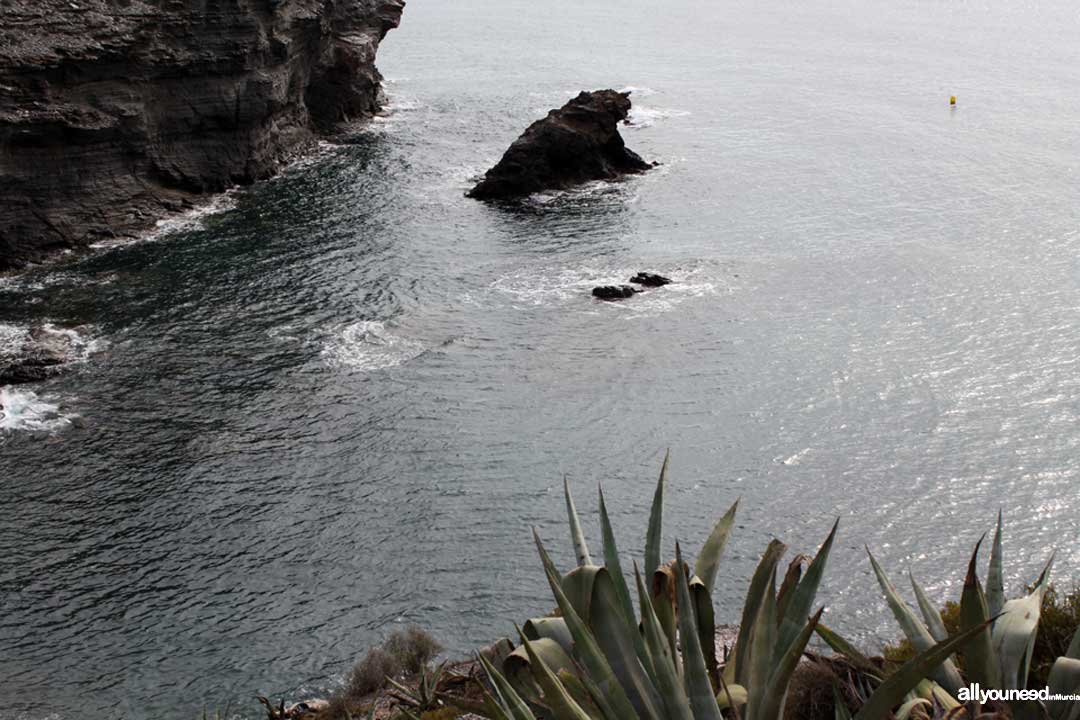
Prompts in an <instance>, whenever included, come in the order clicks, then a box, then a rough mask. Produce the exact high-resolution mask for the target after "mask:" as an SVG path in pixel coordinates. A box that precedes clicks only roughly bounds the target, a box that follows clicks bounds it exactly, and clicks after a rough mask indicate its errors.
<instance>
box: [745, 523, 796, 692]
mask: <svg viewBox="0 0 1080 720" xmlns="http://www.w3.org/2000/svg"><path fill="white" fill-rule="evenodd" d="M786 549H787V546H786V545H784V543H782V542H780V541H779V540H773V541H772V542H770V543H769V546H768V547H767V548H766V549H765V553H764V554H763V555H762V556H761V560H760V561H759V562H758V565H757V568H756V569H755V570H754V575H753V577H752V578H751V579H750V588H749V589H748V590H747V591H746V602H744V603H743V609H742V618H741V619H740V621H739V634H738V637H737V638H736V640H735V663H734V668H735V671H734V682H735V683H737V684H739V685H742V686H744V687H749V689H750V690H751V691H752V690H753V686H752V685H750V684H749V682H750V666H749V657H750V635H751V633H752V632H753V628H754V624H755V623H756V622H757V617H758V614H759V612H760V611H761V605H762V603H763V602H764V601H765V595H766V593H768V592H771V590H770V588H775V576H776V564H777V563H778V562H779V561H780V557H781V556H782V555H783V554H784V551H785V550H786ZM770 580H771V581H772V582H771V583H770ZM774 599H775V598H774Z"/></svg>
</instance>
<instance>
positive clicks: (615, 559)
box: [599, 487, 636, 630]
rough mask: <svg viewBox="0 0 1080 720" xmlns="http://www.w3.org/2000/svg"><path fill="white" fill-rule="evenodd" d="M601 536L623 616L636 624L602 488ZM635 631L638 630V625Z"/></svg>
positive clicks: (605, 561)
mask: <svg viewBox="0 0 1080 720" xmlns="http://www.w3.org/2000/svg"><path fill="white" fill-rule="evenodd" d="M599 490H600V534H601V537H602V538H603V540H604V566H605V567H606V568H607V569H608V572H609V573H611V580H612V582H614V583H615V593H616V595H618V597H619V604H620V605H622V610H623V614H624V615H625V616H626V617H627V618H628V619H629V620H630V622H631V623H633V622H634V604H633V602H632V601H631V600H630V589H629V588H628V587H627V586H626V577H625V576H624V575H623V569H622V564H621V563H620V562H619V548H618V546H617V545H616V544H615V531H614V530H613V529H612V528H611V520H610V518H608V512H607V505H605V504H604V488H602V487H601V488H600V489H599ZM634 624H635V630H636V623H634Z"/></svg>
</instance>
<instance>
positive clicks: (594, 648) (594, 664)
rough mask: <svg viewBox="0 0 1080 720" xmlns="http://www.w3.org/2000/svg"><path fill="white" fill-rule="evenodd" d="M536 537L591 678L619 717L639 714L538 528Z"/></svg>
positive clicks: (546, 571)
mask: <svg viewBox="0 0 1080 720" xmlns="http://www.w3.org/2000/svg"><path fill="white" fill-rule="evenodd" d="M533 538H534V540H535V541H536V548H537V550H538V551H539V553H540V559H541V561H542V562H543V564H544V573H545V574H546V575H547V579H548V585H550V586H551V592H552V594H553V595H554V596H555V602H556V603H557V604H558V605H559V610H560V611H562V616H563V619H564V620H565V621H566V626H567V628H569V630H570V634H571V635H573V637H574V653H575V654H576V655H577V656H578V659H579V660H580V661H581V663H582V665H584V667H585V670H586V671H587V673H588V676H589V678H590V679H591V680H592V682H593V683H595V685H596V686H597V688H598V690H599V692H600V693H601V694H602V697H603V698H604V699H605V700H606V701H607V702H608V705H609V706H610V709H611V711H612V712H613V713H614V714H615V717H618V718H628V719H629V720H633V719H634V718H637V717H638V713H637V711H636V710H634V706H633V704H631V702H630V698H629V697H627V695H626V691H625V690H624V689H623V687H622V685H620V684H619V680H618V678H617V677H616V676H615V672H614V671H613V670H612V668H611V664H610V663H608V661H607V658H606V657H605V656H604V653H603V651H602V650H601V649H600V646H599V645H598V644H597V642H596V638H594V637H593V635H592V633H591V632H590V631H589V628H588V627H587V626H586V625H585V623H584V621H582V619H581V617H580V616H579V615H578V614H577V611H576V610H574V606H573V605H572V604H571V603H570V601H569V599H567V597H566V594H565V593H564V592H563V590H562V583H561V581H560V578H559V571H558V570H556V569H555V564H554V563H553V562H552V561H551V557H550V556H549V555H548V553H547V550H545V549H544V543H543V542H542V541H541V540H540V535H539V534H538V533H537V532H536V530H535V529H534V530H533ZM597 702H598V703H599V702H600V701H599V700H597ZM601 708H602V709H603V710H604V714H605V715H608V714H609V710H608V708H607V707H604V706H603V705H601Z"/></svg>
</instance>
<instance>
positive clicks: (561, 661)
mask: <svg viewBox="0 0 1080 720" xmlns="http://www.w3.org/2000/svg"><path fill="white" fill-rule="evenodd" d="M521 635H522V637H525V638H527V637H528V633H525V632H522V633H521ZM533 654H536V655H539V656H540V657H541V658H543V660H544V662H545V663H546V664H547V666H548V667H549V668H551V670H552V671H553V672H558V671H559V670H573V669H574V661H573V660H571V659H570V656H569V655H568V654H567V653H566V651H565V650H563V648H562V646H561V645H559V643H557V642H555V641H554V640H550V639H548V638H540V639H539V640H534V641H532V652H530V651H529V650H528V649H526V647H525V646H524V644H522V645H521V646H520V647H518V648H517V649H515V650H514V652H512V653H510V655H509V656H508V657H507V658H506V660H505V661H504V662H503V666H502V672H503V676H504V677H505V678H506V679H507V681H509V683H510V684H511V685H512V686H513V687H514V689H515V690H516V691H517V693H518V695H521V696H522V698H524V699H525V700H526V701H527V702H531V703H537V702H539V700H540V693H539V690H540V689H541V688H542V687H543V686H542V685H540V684H539V678H538V677H537V670H536V668H535V667H533V662H534V661H533V659H532V655H533Z"/></svg>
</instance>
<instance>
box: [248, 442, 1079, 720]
mask: <svg viewBox="0 0 1080 720" xmlns="http://www.w3.org/2000/svg"><path fill="white" fill-rule="evenodd" d="M667 468H668V462H667V459H666V458H665V460H664V465H663V468H662V469H661V472H660V477H659V481H658V483H657V486H656V491H655V494H654V498H653V503H652V510H651V512H650V517H649V520H648V525H647V528H646V532H645V552H644V557H643V558H642V560H641V563H640V564H639V562H638V560H636V559H634V560H631V561H629V562H628V561H627V560H626V559H625V558H624V556H623V555H622V554H620V552H619V549H618V547H617V546H616V542H615V533H614V530H613V528H612V526H611V522H610V520H609V517H608V512H607V507H606V505H605V502H604V496H603V490H602V489H601V490H600V494H599V507H598V510H599V520H600V530H601V537H602V540H603V542H602V545H603V547H602V549H601V552H600V553H599V554H598V555H596V556H595V559H594V554H593V553H592V552H591V551H590V548H589V547H588V544H587V542H586V540H585V533H584V532H583V530H582V523H581V519H580V516H579V514H578V512H577V508H576V505H575V502H574V499H573V496H572V494H571V490H570V486H569V484H568V483H566V484H564V491H565V501H566V510H567V517H568V522H569V528H570V536H571V540H572V544H573V548H574V555H575V557H576V560H577V566H576V567H574V568H573V569H571V570H569V571H568V572H565V573H563V572H561V571H560V570H559V569H558V568H557V567H556V566H555V564H554V562H553V561H552V559H551V557H550V555H549V554H548V551H547V547H546V545H545V543H544V541H543V540H542V539H541V538H540V536H539V534H537V533H536V532H535V531H534V542H535V544H536V548H537V551H538V554H539V557H540V561H541V566H542V568H543V572H544V574H545V577H546V579H547V581H548V584H549V586H550V589H551V593H552V597H553V599H554V602H555V605H556V607H555V609H554V610H553V611H552V613H550V614H549V615H547V616H544V617H537V618H531V619H527V620H526V621H525V622H524V623H522V624H521V626H520V627H517V628H515V630H516V638H515V639H514V640H511V639H510V638H503V639H501V640H498V641H496V642H494V643H492V644H491V645H490V646H488V647H486V648H484V649H482V650H481V651H479V652H478V653H477V654H476V657H475V660H474V661H466V662H460V663H456V664H454V665H447V664H445V663H444V664H442V665H439V666H437V667H432V666H431V664H430V663H431V661H432V660H433V659H434V657H435V655H436V654H437V653H438V651H439V648H438V645H437V644H436V643H435V642H434V641H433V640H432V639H430V637H428V636H427V635H426V634H425V633H423V632H422V631H419V630H416V629H410V630H408V631H405V632H401V633H396V634H395V635H393V636H392V637H391V638H390V639H389V640H388V641H387V642H386V643H384V644H383V645H382V646H380V647H377V648H373V649H372V650H371V651H369V653H368V655H367V656H366V657H365V658H364V659H363V660H361V662H360V663H358V664H357V666H356V667H355V668H354V669H353V671H352V673H351V674H350V676H349V678H348V681H347V683H346V685H345V687H344V688H343V690H342V691H340V692H339V693H338V694H337V695H336V696H335V697H334V698H332V699H331V701H330V702H329V704H328V706H327V707H326V708H325V709H323V710H320V711H319V712H318V713H317V716H318V717H320V718H333V719H334V720H337V719H345V718H354V717H372V718H375V717H379V718H399V719H400V720H406V719H413V720H415V719H416V718H422V719H425V720H436V719H440V720H441V719H444V718H457V717H462V718H464V717H470V718H471V717H483V718H490V719H491V720H546V719H550V720H628V719H632V718H641V719H642V720H721V719H731V718H734V719H737V720H824V719H828V720H885V719H888V718H895V719H896V720H915V719H921V720H937V719H939V718H951V719H954V720H960V719H965V720H977V719H990V720H992V719H995V718H1016V719H1017V720H1028V719H1031V720H1035V719H1036V718H1038V719H1040V720H1044V719H1048V720H1077V718H1080V702H1076V701H1061V700H1058V701H1047V702H1044V701H1040V700H1017V701H1011V702H997V701H993V700H991V701H990V702H987V703H985V704H980V703H979V702H978V700H975V701H967V698H966V693H965V691H966V690H967V689H968V686H969V685H970V684H972V683H978V684H979V685H980V686H981V687H982V688H983V689H1021V690H1022V689H1026V688H1038V689H1041V688H1043V687H1045V686H1048V687H1049V688H1050V692H1051V693H1059V694H1062V695H1069V694H1073V693H1080V630H1078V624H1080V623H1078V621H1080V593H1078V592H1077V590H1076V588H1075V587H1074V588H1073V590H1072V591H1071V592H1066V593H1059V592H1058V591H1057V590H1055V589H1054V587H1053V586H1052V585H1051V584H1050V571H1051V568H1052V564H1053V557H1051V558H1050V559H1049V560H1048V561H1047V562H1046V564H1045V566H1044V567H1043V569H1042V572H1041V573H1040V575H1039V576H1038V578H1037V579H1036V580H1035V582H1034V583H1033V584H1032V585H1031V586H1030V587H1029V588H1028V589H1027V591H1026V592H1025V594H1024V595H1022V596H1021V597H1017V598H1013V599H1006V595H1005V588H1004V577H1005V573H1004V552H1003V523H1002V518H1001V515H1000V513H999V517H998V522H997V527H996V529H995V531H994V535H993V540H992V548H991V555H990V562H989V568H988V571H987V573H986V575H985V580H984V579H983V578H981V577H980V575H979V573H978V569H977V568H978V555H979V550H980V547H981V545H982V542H983V540H982V539H980V540H979V541H978V542H977V543H976V544H975V547H974V550H973V552H972V554H971V557H970V561H969V562H968V566H967V573H966V576H965V578H964V583H963V590H962V593H961V596H960V598H959V599H958V601H956V602H950V603H948V604H946V606H945V607H944V609H938V608H937V607H936V606H934V605H933V604H932V603H931V602H930V600H929V599H928V597H927V593H926V591H925V590H924V589H923V586H922V585H920V584H919V582H918V581H917V580H916V579H915V578H914V577H912V578H911V586H912V590H913V593H914V597H915V599H916V605H917V607H918V612H916V610H914V609H913V608H912V606H910V605H908V603H907V602H905V601H904V599H903V598H902V597H901V595H900V593H899V591H898V590H897V589H896V587H895V586H894V585H893V583H892V581H891V580H890V578H889V576H888V575H887V573H886V571H885V570H884V568H882V566H881V565H880V564H879V563H878V562H877V560H876V558H874V556H873V554H871V553H870V551H869V549H868V555H869V561H870V564H871V566H872V568H873V570H874V574H875V576H876V578H877V580H878V583H879V585H880V587H881V590H882V593H883V595H884V597H885V601H886V604H887V606H888V607H889V609H890V610H891V611H892V614H893V615H894V617H895V618H896V620H897V622H898V624H899V626H900V628H901V630H902V632H903V635H904V640H903V641H902V642H901V643H899V644H897V645H892V646H887V647H886V648H884V650H883V653H882V654H881V655H872V654H869V653H864V652H863V651H862V650H860V649H859V648H857V647H856V646H855V645H854V644H853V643H852V642H850V641H848V640H846V639H845V638H844V637H843V635H842V634H841V632H840V631H838V630H837V629H834V628H831V627H828V626H826V625H825V624H823V623H822V621H821V619H822V612H823V608H822V607H821V606H820V605H819V604H818V603H817V601H816V597H817V593H818V589H819V587H820V585H821V583H822V581H823V578H824V577H825V571H826V565H827V563H828V559H829V554H830V551H831V549H832V547H833V543H834V540H835V538H836V536H837V532H838V525H839V523H838V522H837V523H835V524H834V525H833V527H832V529H831V531H830V532H829V533H828V535H827V537H826V538H825V540H824V542H823V543H822V544H821V547H820V548H819V549H818V550H817V552H816V554H815V555H814V556H813V557H812V558H809V557H806V556H803V555H796V556H795V557H794V558H793V559H791V560H790V561H789V563H788V564H787V566H786V568H784V567H783V566H782V564H781V561H782V559H783V556H784V554H785V552H786V550H787V547H786V545H784V543H782V542H781V541H779V540H773V541H772V542H770V543H769V545H768V546H767V547H766V549H765V551H764V552H763V554H762V556H761V559H760V561H759V563H758V565H757V567H756V569H755V571H754V573H753V575H752V577H751V579H750V583H749V586H748V588H747V591H746V595H745V601H744V604H743V606H742V608H741V610H740V611H739V612H738V613H735V614H737V615H738V616H739V618H740V623H739V625H738V627H737V629H735V630H734V631H730V632H726V633H725V632H719V631H718V630H717V627H716V622H715V619H716V617H717V616H718V615H719V614H720V613H717V610H716V608H715V607H714V604H713V590H714V588H715V586H716V583H717V579H718V577H720V575H721V556H722V554H723V551H724V547H725V545H726V544H727V542H728V538H729V536H730V534H731V532H732V530H733V527H734V522H735V517H736V513H737V510H738V502H737V501H736V502H735V503H734V504H733V505H732V506H731V507H730V508H729V509H728V510H727V511H726V512H725V513H724V514H723V515H722V516H721V517H720V518H719V520H718V521H717V523H716V525H715V527H714V528H713V530H712V532H711V533H710V534H709V536H708V537H707V538H706V540H705V541H704V543H703V545H702V546H701V548H700V551H699V552H698V554H697V558H696V561H695V562H694V563H693V565H690V564H689V563H688V562H686V561H685V560H684V554H683V549H682V546H681V544H680V543H679V542H676V543H675V545H674V548H673V550H674V553H673V554H674V558H673V559H672V560H670V561H667V562H664V561H663V558H664V557H665V556H664V554H663V553H664V544H663V540H662V536H663V528H664V517H663V506H664V494H665V489H666V485H667ZM628 578H630V579H629V580H628ZM635 599H636V603H635ZM874 602H877V600H876V599H875V600H874ZM722 614H723V615H733V613H731V612H730V609H729V611H728V612H724V613H722ZM842 622H843V621H842V619H840V620H839V621H838V623H837V625H838V626H841V625H842ZM815 637H816V640H815ZM729 641H730V642H729ZM268 707H269V712H270V717H272V718H276V717H282V716H283V715H284V716H300V715H285V713H284V712H281V711H278V712H275V711H274V709H273V708H272V706H268Z"/></svg>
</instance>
